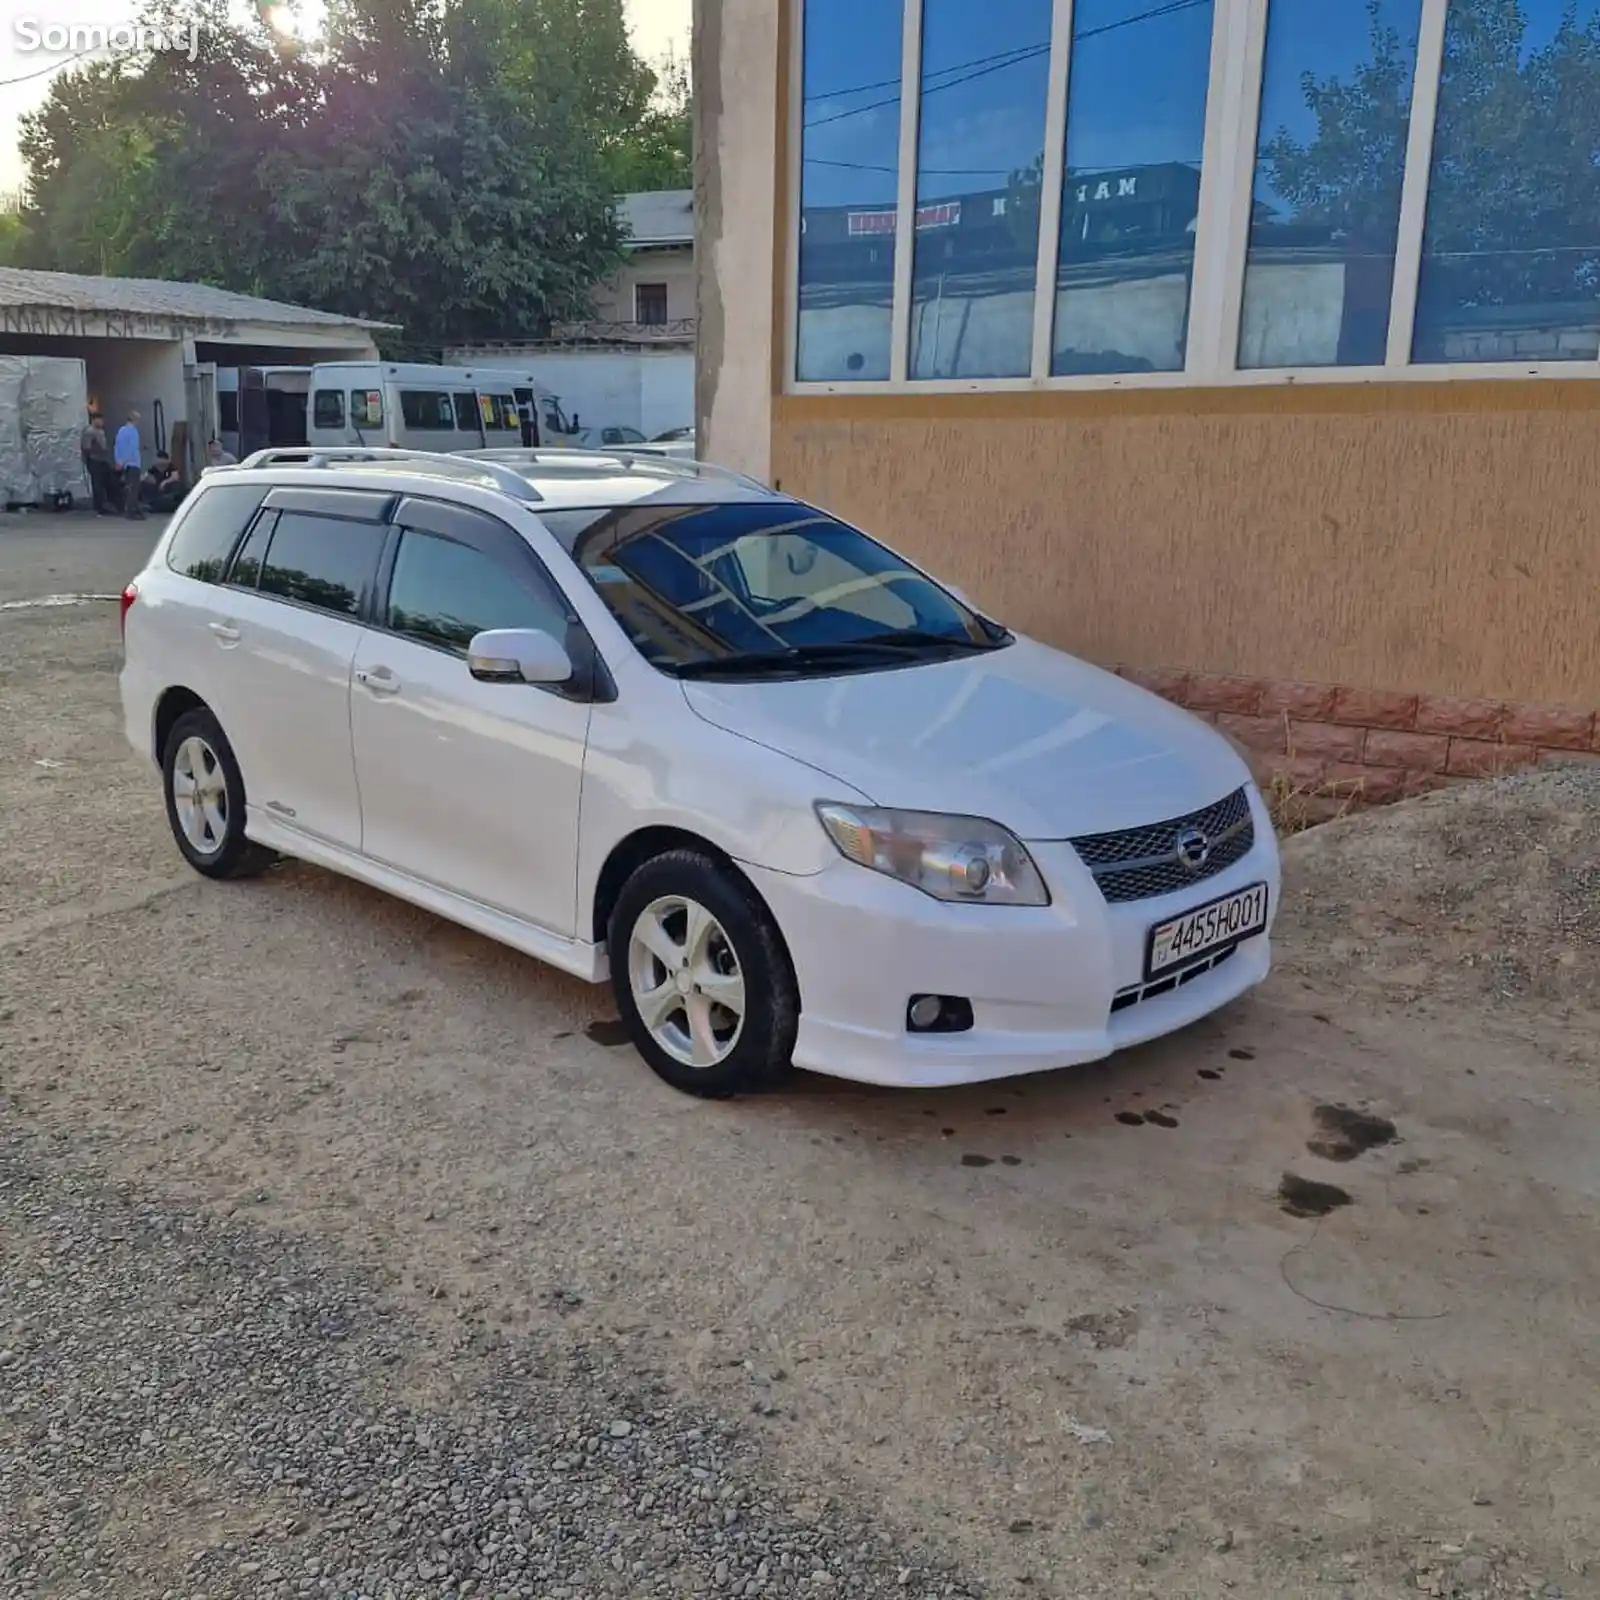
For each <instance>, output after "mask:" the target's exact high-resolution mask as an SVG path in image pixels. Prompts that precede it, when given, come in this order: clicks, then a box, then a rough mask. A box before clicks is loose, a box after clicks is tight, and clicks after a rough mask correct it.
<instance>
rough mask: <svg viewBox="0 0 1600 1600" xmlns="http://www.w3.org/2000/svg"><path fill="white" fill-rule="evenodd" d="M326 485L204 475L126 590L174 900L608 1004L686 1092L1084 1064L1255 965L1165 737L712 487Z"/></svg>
mask: <svg viewBox="0 0 1600 1600" xmlns="http://www.w3.org/2000/svg"><path fill="white" fill-rule="evenodd" d="M350 454H351V455H352V456H361V457H363V459H340V458H339V457H338V456H336V455H335V456H328V455H324V456H321V457H319V458H318V461H319V462H320V463H321V464H320V465H311V464H308V463H306V462H292V463H284V462H276V463H273V462H270V461H268V460H266V459H257V458H252V459H251V460H247V461H246V462H245V463H244V464H243V465H242V466H239V467H231V468H222V469H219V470H217V471H214V472H211V473H208V474H207V475H206V476H205V477H204V478H203V479H202V480H201V482H200V483H199V484H198V486H197V487H196V489H195V491H194V493H193V494H191V495H190V497H189V499H188V500H187V501H186V502H185V504H184V506H183V508H182V510H181V511H180V512H179V514H178V515H177V516H176V517H175V518H174V520H173V523H172V525H171V526H170V527H169V528H168V530H167V531H166V533H165V534H164V536H163V537H162V539H161V540H160V542H159V543H158V544H157V546H156V549H155V551H154V553H153V555H152V556H151V558H150V562H149V564H148V566H147V567H146V568H145V569H144V571H143V572H142V573H141V574H140V575H139V577H138V578H137V579H136V580H135V581H134V582H133V583H131V584H129V586H128V588H127V590H126V591H125V593H124V595H123V597H122V627H123V635H124V641H125V650H126V662H125V665H124V667H123V670H122V675H121V688H122V702H123V708H124V713H125V719H126V730H127V736H128V738H129V740H130V741H131V742H132V743H133V745H134V747H135V748H136V749H137V750H139V751H141V752H142V753H143V754H144V755H145V756H147V757H148V758H150V759H151V760H153V761H154V762H155V763H156V765H157V766H158V768H159V770H160V772H161V777H162V783H163V785H164V789H165V796H166V807H167V815H168V819H169V821H170V823H171V827H172V832H173V835H174V838H175V839H176V842H177V846H178V849H179V850H180V851H181V852H182V854H183V855H184V857H185V858H186V859H187V860H188V862H189V863H190V865H191V866H193V867H194V868H195V869H196V870H197V871H199V872H201V873H204V874H206V875H207V876H209V877H213V878H234V877H239V876H242V875H244V874H247V873H251V872H257V871H260V870H261V869H262V868H264V867H265V866H267V865H268V864H269V863H270V862H271V860H272V858H273V855H274V854H275V853H276V854H282V855H288V856H295V857H300V858H302V859H304V860H306V861H310V862H315V863H318V864H320V865H322V866H325V867H328V868H331V869H333V870H335V871H338V872H342V873H347V874H349V875H350V876H351V877H354V878H358V879H361V880H362V881H364V882H366V883H369V884H374V885H376V886H377V887H379V888H382V889H385V890H388V891H390V892H392V893H394V894H397V895H399V896H402V897H403V898H405V899H407V900H410V901H413V902H415V903H416V904H417V905H420V906H424V907H426V908H428V909H429V910H432V911H435V912H437V913H438V914H440V915H441V916H445V917H448V918H452V919H454V920H455V921H457V922H460V923H462V924H464V925H465V926H467V927H469V928H474V929H476V930H478V931H479V932H481V933H484V934H486V935H488V936H489V937H490V938H494V939H498V940H501V941H503V942H504V943H506V944H509V945H512V946H514V947H515V948H517V949H519V950H522V951H525V952H527V953H528V954H530V955H533V956H536V957H538V958H539V959H541V960H544V961H547V962H550V963H551V964H552V965H555V966H557V967H560V968H562V969H564V970H565V971H568V972H572V973H576V974H578V975H579V976H581V977H583V978H586V979H588V980H590V981H591V982H597V983H598V982H603V981H606V980H607V979H608V978H609V980H610V982H611V984H612V985H613V987H614V989H615V993H616V1000H617V1004H618V1006H619V1007H620V1008H621V1013H622V1016H623V1017H624V1019H625V1020H626V1023H627V1026H628V1029H629V1031H630V1033H631V1035H632V1038H633V1040H634V1042H635V1044H636V1045H637V1046H638V1049H639V1051H640V1053H641V1054H642V1055H643V1056H644V1058H645V1060H646V1061H647V1062H648V1063H649V1064H650V1065H651V1066H652V1067H653V1068H654V1069H655V1070H656V1071H657V1072H658V1073H659V1074H660V1075H661V1076H662V1077H663V1078H664V1079H666V1080H667V1081H668V1082H669V1083H671V1084H673V1085H675V1086H676V1087H678V1088H680V1089H684V1090H688V1091H690V1092H692V1093H697V1094H702V1095H713V1096H715V1095H726V1094H730V1093H734V1092H736V1091H742V1090H750V1089H754V1088H758V1087H760V1086H763V1085H765V1084H768V1083H770V1082H772V1081H773V1080H774V1078H775V1077H776V1076H777V1075H778V1074H780V1073H781V1072H782V1071H783V1070H784V1069H785V1068H787V1067H788V1066H789V1065H790V1064H791V1063H794V1064H796V1065H798V1066H801V1067H804V1068H809V1069H812V1070H814V1071H817V1072H823V1073H832V1074H835V1075H837V1076H840V1077H844V1078H853V1079H858V1080H863V1081H868V1082H875V1083H887V1084H906V1085H923V1086H931V1085H941V1084H954V1083H965V1082H973V1081H977V1080H981V1079H988V1078H998V1077H1002V1076H1005V1075H1007V1074H1012V1073H1021V1072H1031V1071H1035V1070H1037V1069H1041V1068H1051V1067H1059V1066H1066V1065H1069V1064H1072V1063H1074V1062H1083V1061H1090V1060H1094V1059H1096V1058H1098V1057H1102V1056H1105V1055H1107V1054H1109V1053H1110V1052H1112V1051H1114V1050H1117V1049H1120V1048H1122V1047H1123V1046H1125V1045H1130V1044H1133V1043H1135V1042H1136V1041H1139V1040H1143V1039H1149V1038H1152V1037H1154V1036H1156V1035H1158V1034H1165V1033H1168V1032H1170V1031H1172V1030H1173V1029H1176V1028H1179V1027H1182V1026H1184V1025H1185V1024H1187V1023H1190V1022H1193V1021H1194V1020H1195V1019H1197V1018H1199V1017H1202V1016H1205V1015H1206V1014H1207V1013H1209V1012H1212V1011H1214V1010H1215V1009H1216V1008H1217V1007H1219V1006H1221V1005H1223V1004H1225V1003H1226V1002H1228V1001H1230V1000H1232V999H1234V998H1235V997H1236V996H1238V995H1240V994H1242V993H1243V992H1244V991H1245V990H1247V989H1249V988H1250V987H1251V986H1252V985H1254V984H1256V983H1258V982H1260V980H1261V979H1262V978H1264V977H1265V976H1266V973H1267V969H1268V963H1269V930H1270V926H1271V923H1272V920H1273V917H1274V914H1275V912H1276V909H1277V901H1278V883H1279V876H1278V857H1277V851H1276V847H1275V844H1274V839H1273V833H1272V827H1271V823H1270V821H1269V819H1268V816H1267V813H1266V811H1265V809H1264V807H1263V804H1262V800H1261V797H1260V795H1259V794H1258V793H1257V791H1256V788H1255V786H1254V785H1253V784H1252V783H1251V781H1250V775H1249V772H1248V770H1247V768H1246V766H1245V764H1244V762H1243V760H1242V759H1241V758H1240V756H1239V755H1238V754H1237V753H1236V752H1235V750H1234V749H1233V748H1232V747H1231V746H1230V745H1229V744H1228V743H1227V742H1226V741H1225V740H1224V739H1223V738H1222V737H1221V736H1219V735H1218V734H1217V733H1216V732H1215V731H1214V730H1213V729H1212V728H1210V727H1207V726H1206V725H1205V724H1204V723H1202V722H1199V721H1197V720H1196V719H1194V718H1193V717H1191V716H1189V715H1188V714H1187V713H1185V712H1183V711H1180V710H1178V709H1176V708H1175V707H1173V706H1171V705H1169V704H1167V703H1166V702H1165V701H1163V700H1160V699H1158V698H1156V697H1155V696H1154V695H1151V694H1147V693H1146V692H1145V691H1144V690H1142V689H1139V688H1136V687H1135V686H1134V685H1132V684H1130V683H1127V682H1125V681H1123V680H1122V679H1120V678H1117V677H1114V676H1111V675H1109V674H1107V673H1105V672H1102V671H1100V670H1098V669H1096V668H1094V667H1091V666H1088V665H1086V664H1084V663H1083V662H1081V661H1077V660H1074V659H1073V658H1071V657H1069V656H1066V655H1063V654H1061V653H1060V652H1058V651H1056V650H1052V649H1049V648H1048V647H1046V646H1044V645H1042V644H1038V643H1035V642H1034V641H1032V640H1029V639H1027V638H1024V637H1022V636H1020V635H1018V634H1016V633H1013V632H1012V631H1011V630H1009V629H1008V628H1006V627H1005V626H1004V625H1003V624H1002V623H1001V622H999V621H997V620H995V619H992V618H990V617H987V616H985V615H984V614H983V613H982V612H981V611H980V610H978V609H977V608H975V607H974V606H973V605H972V604H971V603H970V602H969V601H968V600H967V599H966V598H965V597H964V596H962V595H961V594H960V592H959V591H957V590H955V589H953V588H951V587H949V586H948V585H945V584H942V583H940V582H939V581H937V580H936V579H935V578H933V577H932V576H930V575H929V574H927V573H926V572H924V571H923V570H921V569H920V568H918V567H917V566H915V565H914V564H912V563H911V562H909V561H907V560H905V559H904V558H903V557H901V556H899V555H897V554H896V553H895V552H894V551H892V550H890V549H888V548H887V547H886V546H884V545H883V544H880V543H879V542H878V541H877V540H875V539H873V538H871V537H870V536H869V535H867V534H866V533H864V532H862V531H861V530H860V529H858V528H855V527H852V526H850V525H849V524H847V523H845V522H843V521H841V520H840V519H838V518H836V517H833V516H830V515H828V514H827V513H826V512H824V511H820V510H818V509H816V508H814V507H812V506H809V505H806V504H804V503H803V502H801V501H799V500H796V499H794V498H792V497H791V496H789V495H785V494H780V493H776V492H774V491H772V490H769V489H766V488H763V487H762V486H760V485H759V484H755V483H752V482H750V481H748V480H746V479H743V478H739V477H737V476H735V475H733V474H730V473H723V472H718V471H716V470H715V469H710V468H706V467H702V466H698V465H693V464H690V465H685V464H682V463H679V462H675V461H671V460H668V459H665V458H658V459H655V460H650V459H647V458H645V457H643V456H640V455H638V454H636V453H624V454H621V455H618V456H615V457H607V456H604V455H590V454H587V453H574V452H561V451H552V452H527V453H526V455H527V457H528V458H527V459H525V460H523V461H522V462H521V463H520V464H515V465H513V464H511V463H509V462H507V461H502V460H494V459H489V458H471V457H462V456H459V455H455V456H444V457H440V456H424V455H407V454H405V453H403V452H395V453H389V454H385V453H382V452H377V451H369V452H351V453H350ZM241 914H243V915H248V914H250V913H249V903H248V902H245V903H244V904H243V905H242V906H241Z"/></svg>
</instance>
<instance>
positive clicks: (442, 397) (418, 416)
mask: <svg viewBox="0 0 1600 1600" xmlns="http://www.w3.org/2000/svg"><path fill="white" fill-rule="evenodd" d="M400 415H401V416H402V417H403V418H404V419H405V425H406V426H407V427H408V428H450V429H452V430H453V429H454V428H455V425H456V413H455V407H454V406H452V405H451V404H450V396H449V395H448V394H446V393H445V392H444V390H442V389H402V390H401V391H400Z"/></svg>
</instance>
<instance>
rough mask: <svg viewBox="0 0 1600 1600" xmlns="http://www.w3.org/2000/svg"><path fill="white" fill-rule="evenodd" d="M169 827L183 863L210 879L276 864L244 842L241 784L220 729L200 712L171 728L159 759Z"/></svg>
mask: <svg viewBox="0 0 1600 1600" xmlns="http://www.w3.org/2000/svg"><path fill="white" fill-rule="evenodd" d="M161 779H162V788H163V789H164V791H165V792H166V799H167V822H168V824H169V825H170V826H171V828H172V837H173V838H174V839H175V840H177V843H178V849H179V850H180V851H182V852H183V859H184V860H185V861H187V862H188V863H189V865H190V866H191V867H193V868H194V870H195V871H196V872H199V873H203V874H204V875H205V876H206V877H208V878H249V877H254V876H255V875H256V874H257V873H259V872H264V871H265V870H266V869H267V868H268V867H270V866H271V865H272V863H273V862H274V861H275V860H276V859H277V858H276V857H275V856H274V855H273V853H272V852H271V851H270V850H268V849H266V848H265V847H264V846H262V845H259V844H256V843H254V842H253V841H252V840H250V839H247V838H246V837H245V832H244V823H245V796H244V778H243V777H242V776H241V774H240V772H239V763H238V761H237V759H236V758H235V756H234V753H233V746H232V745H230V744H229V743H228V736H227V735H226V734H225V733H224V732H223V731H222V724H221V723H220V722H218V721H217V719H216V718H215V717H214V716H212V714H211V713H210V712H209V711H208V710H206V709H205V707H203V706H199V707H196V708H195V709H194V710H193V711H186V712H184V714H183V715H182V716H181V717H179V718H178V720H177V721H176V722H175V723H173V725H172V731H171V733H169V734H168V735H167V747H166V749H165V750H164V751H163V752H162V756H161Z"/></svg>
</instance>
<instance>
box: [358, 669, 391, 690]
mask: <svg viewBox="0 0 1600 1600" xmlns="http://www.w3.org/2000/svg"><path fill="white" fill-rule="evenodd" d="M356 682H357V683H359V684H360V685H361V686H362V688H364V689H370V690H371V691H372V692H373V693H374V694H399V692H400V680H399V679H398V678H397V677H395V675H394V674H393V673H392V672H391V671H390V670H389V669H388V668H387V667H371V668H368V667H360V668H358V669H357V670H356Z"/></svg>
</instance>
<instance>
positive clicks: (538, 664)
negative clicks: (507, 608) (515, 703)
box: [467, 628, 572, 683]
mask: <svg viewBox="0 0 1600 1600" xmlns="http://www.w3.org/2000/svg"><path fill="white" fill-rule="evenodd" d="M467 671H468V672H470V673H471V674H472V676H473V677H474V678H476V679H478V680H479V682H481V683H566V682H567V681H568V680H569V679H570V678H571V677H572V657H571V656H569V655H568V654H567V648H566V646H565V645H564V644H562V643H561V641H560V640H559V639H557V638H556V637H555V636H554V635H553V634H548V633H546V632H545V631H544V629H542V628H490V629H487V630H486V631H485V632H483V633H479V634H474V635H473V638H472V643H471V644H469V645H468V646H467Z"/></svg>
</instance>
